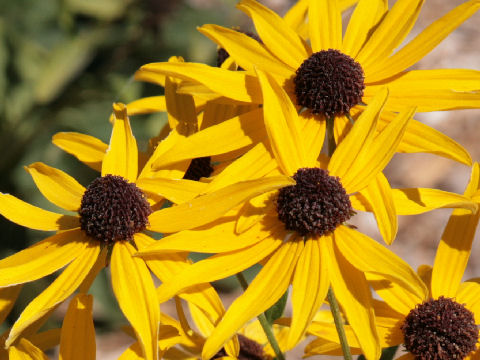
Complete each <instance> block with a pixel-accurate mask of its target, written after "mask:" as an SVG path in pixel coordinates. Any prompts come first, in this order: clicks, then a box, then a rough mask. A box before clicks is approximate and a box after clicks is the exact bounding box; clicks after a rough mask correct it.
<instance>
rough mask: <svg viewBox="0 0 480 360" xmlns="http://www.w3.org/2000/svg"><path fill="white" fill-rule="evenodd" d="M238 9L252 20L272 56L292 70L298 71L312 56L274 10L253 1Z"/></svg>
mask: <svg viewBox="0 0 480 360" xmlns="http://www.w3.org/2000/svg"><path fill="white" fill-rule="evenodd" d="M237 8H239V9H240V10H242V11H243V12H245V13H246V14H247V15H248V16H249V17H250V18H251V19H252V21H253V23H254V24H255V29H256V30H257V33H258V35H260V38H261V39H262V42H263V43H264V44H265V46H266V47H267V48H268V49H269V50H270V51H271V52H272V54H274V55H275V56H276V57H277V58H278V59H280V60H281V61H283V62H284V63H285V64H287V65H288V66H289V67H290V68H292V69H297V68H298V67H299V66H300V65H301V64H302V62H303V61H304V60H305V59H307V58H308V57H309V56H310V55H309V53H308V50H307V46H306V45H305V43H304V42H303V41H302V39H301V38H300V36H299V35H298V34H297V33H296V32H295V31H293V30H292V28H290V27H289V26H288V23H287V22H286V21H285V20H284V19H282V18H281V17H280V16H278V15H277V14H276V13H274V12H273V11H272V10H270V9H268V8H267V7H265V6H263V5H261V4H260V3H258V2H256V1H253V0H243V1H241V2H240V3H238V5H237Z"/></svg>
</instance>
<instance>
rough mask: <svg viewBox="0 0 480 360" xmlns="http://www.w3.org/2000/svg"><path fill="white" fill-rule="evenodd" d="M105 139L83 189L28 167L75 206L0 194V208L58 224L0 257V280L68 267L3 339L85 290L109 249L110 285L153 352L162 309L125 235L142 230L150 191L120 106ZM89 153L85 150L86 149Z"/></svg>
mask: <svg viewBox="0 0 480 360" xmlns="http://www.w3.org/2000/svg"><path fill="white" fill-rule="evenodd" d="M114 115H115V120H114V125H113V131H112V136H111V139H110V145H109V147H108V149H107V150H106V153H105V156H104V157H103V161H102V162H101V177H99V178H97V179H95V180H94V181H92V183H91V184H90V185H89V186H88V187H87V188H84V187H83V186H82V185H81V184H79V183H78V182H77V181H76V180H75V179H73V178H72V177H70V176H69V175H67V174H65V173H64V172H62V171H60V170H58V169H55V168H52V167H49V166H47V165H45V164H42V163H35V164H32V165H30V166H29V167H27V171H28V172H29V173H30V174H31V175H32V177H33V179H34V181H35V183H36V185H37V187H38V188H39V190H40V191H41V192H42V194H43V195H44V196H45V197H46V198H47V199H48V200H49V201H51V202H52V203H53V204H55V205H57V206H59V207H61V208H63V209H65V210H67V211H73V212H77V214H76V215H63V214H59V213H54V212H50V211H46V210H43V209H40V208H38V207H35V206H33V205H30V204H27V203H25V202H23V201H21V200H19V199H17V198H15V197H13V196H11V195H8V194H1V195H0V213H1V214H2V215H3V216H5V217H6V218H7V219H9V220H11V221H13V222H15V223H17V224H19V225H23V226H26V227H29V228H32V229H37V230H45V231H57V233H56V234H55V235H53V236H50V237H48V238H46V239H44V240H43V241H41V242H39V243H37V244H34V245H32V246H30V247H29V248H27V249H25V250H22V251H20V252H18V253H16V254H13V255H12V256H10V257H8V258H6V259H3V260H1V261H0V286H1V287H7V286H12V285H17V284H21V283H25V282H29V281H34V280H36V279H39V278H42V277H44V276H47V275H49V274H51V273H53V272H55V271H57V270H59V269H61V268H63V267H65V266H66V268H65V269H64V270H63V272H62V273H61V274H60V275H59V276H58V277H57V278H56V280H55V281H54V282H53V283H52V284H51V285H50V286H48V287H47V289H45V290H44V291H43V292H42V293H41V294H39V295H38V296H37V297H36V298H35V299H34V300H32V301H31V302H30V303H29V304H28V306H27V307H26V308H25V309H24V311H23V312H22V314H21V315H20V317H19V319H18V320H17V321H16V322H15V324H14V325H13V327H12V329H11V331H10V334H9V337H8V339H7V341H6V346H10V345H12V343H13V342H14V341H15V340H16V339H17V338H18V337H19V336H20V335H21V334H22V332H23V331H24V330H25V329H26V328H27V327H29V326H30V325H31V324H32V323H34V322H35V321H36V320H38V319H39V318H40V317H42V316H43V315H45V314H46V313H48V312H49V311H51V310H53V309H54V308H55V307H56V306H57V305H58V304H60V303H61V302H63V301H64V300H65V299H66V298H67V297H69V296H70V295H71V294H72V293H73V292H74V291H75V290H76V289H77V288H80V291H83V292H84V291H85V290H86V289H88V287H89V285H90V284H91V282H92V281H93V279H94V278H95V276H96V274H97V273H98V271H100V270H101V268H102V267H104V266H105V265H106V264H105V255H106V250H107V249H110V250H111V258H110V265H111V274H112V286H113V290H114V293H115V296H116V298H117V300H118V302H119V305H120V308H121V310H122V311H123V313H124V314H125V316H126V318H127V319H128V321H129V322H130V323H131V324H132V326H133V328H134V329H135V332H136V334H137V337H138V339H139V341H140V343H141V346H142V351H143V353H144V355H145V358H146V359H156V358H157V337H158V324H159V321H160V310H159V306H158V301H157V297H156V293H155V291H156V290H155V286H154V284H153V280H152V278H151V275H150V271H149V270H148V268H147V266H146V264H145V262H144V261H143V260H141V259H138V258H135V257H133V256H132V255H133V254H134V253H135V252H136V249H135V247H134V246H133V245H132V244H131V242H132V241H133V240H134V239H135V238H136V237H137V236H141V233H142V231H143V230H145V229H146V227H147V226H148V224H149V215H150V214H151V213H152V209H151V205H150V203H149V201H151V199H149V197H148V196H147V195H146V192H144V191H142V189H141V188H140V187H139V186H137V184H136V181H137V177H138V150H137V144H136V140H135V138H134V137H133V134H132V132H131V129H130V123H129V120H128V118H127V113H126V108H125V106H124V105H123V104H115V105H114ZM88 154H90V153H87V155H88Z"/></svg>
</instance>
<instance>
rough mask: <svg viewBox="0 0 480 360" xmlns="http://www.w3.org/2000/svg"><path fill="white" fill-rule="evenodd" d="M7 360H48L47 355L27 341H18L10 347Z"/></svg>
mask: <svg viewBox="0 0 480 360" xmlns="http://www.w3.org/2000/svg"><path fill="white" fill-rule="evenodd" d="M8 358H9V359H10V360H48V357H47V355H45V354H44V353H43V352H42V350H40V349H39V348H37V347H36V346H35V345H33V344H32V343H31V342H30V341H28V340H27V339H20V340H19V342H18V343H17V344H15V346H12V347H10V348H9V349H8Z"/></svg>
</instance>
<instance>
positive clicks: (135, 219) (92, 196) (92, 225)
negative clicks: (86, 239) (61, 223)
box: [78, 175, 152, 243]
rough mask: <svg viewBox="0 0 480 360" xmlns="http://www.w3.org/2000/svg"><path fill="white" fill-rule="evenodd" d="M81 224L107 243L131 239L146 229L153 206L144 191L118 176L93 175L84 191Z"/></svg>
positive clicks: (88, 232) (91, 234) (89, 232)
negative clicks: (96, 176)
mask: <svg viewBox="0 0 480 360" xmlns="http://www.w3.org/2000/svg"><path fill="white" fill-rule="evenodd" d="M78 213H79V215H80V226H81V228H82V230H84V231H85V232H86V233H87V235H89V236H91V237H93V238H95V239H97V240H100V241H104V242H106V243H112V242H115V241H120V240H132V239H133V235H134V234H135V233H138V232H140V231H142V230H145V228H146V226H147V225H148V215H150V214H151V213H152V209H151V208H150V205H149V203H148V201H147V199H146V198H145V195H144V194H143V192H142V191H141V190H140V189H139V188H138V187H137V186H136V185H135V184H133V183H129V182H128V181H127V180H125V179H124V178H123V177H121V176H114V175H105V176H102V177H99V178H96V179H95V180H93V181H92V183H91V184H90V185H89V186H88V188H87V190H86V191H85V193H84V194H83V197H82V203H81V206H80V210H79V212H78Z"/></svg>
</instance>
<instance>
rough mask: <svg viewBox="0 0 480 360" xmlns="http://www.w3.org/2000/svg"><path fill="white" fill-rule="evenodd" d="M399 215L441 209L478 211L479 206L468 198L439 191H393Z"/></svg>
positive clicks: (420, 189) (411, 189) (418, 189)
mask: <svg viewBox="0 0 480 360" xmlns="http://www.w3.org/2000/svg"><path fill="white" fill-rule="evenodd" d="M392 194H393V200H394V202H395V208H396V209H397V214H398V215H417V214H423V213H424V212H427V211H431V210H434V209H440V208H453V209H454V208H462V209H466V210H469V211H470V212H475V211H477V204H475V203H474V202H473V201H472V200H471V199H469V198H468V197H466V196H463V195H459V194H455V193H450V192H447V191H442V190H437V189H424V188H410V189H392Z"/></svg>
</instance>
